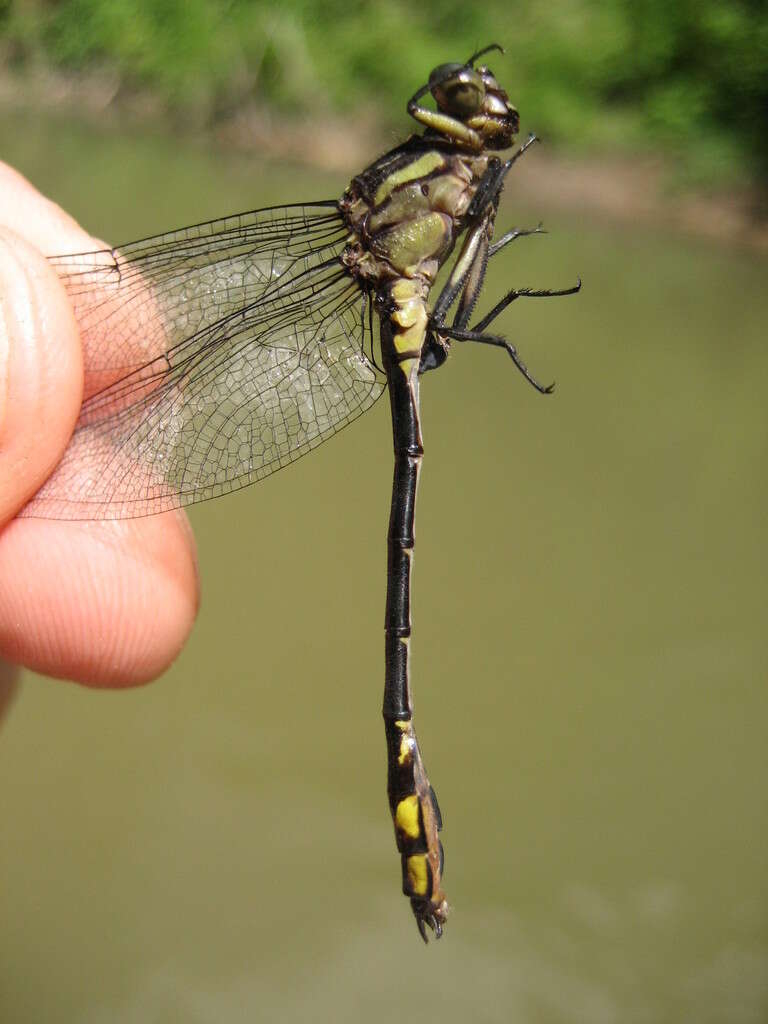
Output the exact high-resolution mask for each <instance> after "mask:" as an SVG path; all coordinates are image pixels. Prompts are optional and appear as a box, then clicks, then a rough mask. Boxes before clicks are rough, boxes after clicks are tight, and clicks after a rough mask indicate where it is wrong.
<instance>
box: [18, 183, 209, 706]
mask: <svg viewBox="0 0 768 1024" xmlns="http://www.w3.org/2000/svg"><path fill="white" fill-rule="evenodd" d="M103 247H104V245H103V243H102V242H99V241H98V240H96V239H93V238H91V237H90V236H89V235H88V234H86V233H85V232H84V231H83V230H82V229H81V228H80V227H79V226H78V225H77V224H76V223H75V222H74V221H73V220H72V219H71V218H70V217H69V216H68V215H67V214H66V213H64V212H63V211H62V210H61V209H60V208H59V207H58V206H56V205H55V204H53V203H51V202H50V201H49V200H47V199H45V198H44V197H43V196H41V195H40V193H38V192H37V191H35V189H33V188H32V186H31V185H30V184H29V183H28V182H27V181H26V180H25V179H24V178H22V177H21V176H20V175H19V174H18V173H17V172H16V171H14V170H13V169H12V168H10V167H8V166H7V165H5V164H2V163H0V658H4V659H6V661H8V662H11V663H13V664H20V665H26V666H27V667H29V668H31V669H34V670H35V671H37V672H42V673H45V674H46V675H52V676H57V677H59V678H63V679H71V680H74V681H76V682H80V683H85V684H86V685H89V686H101V687H120V686H133V685H137V684H139V683H145V682H148V681H149V680H151V679H154V678H155V677H156V676H158V675H159V674H160V673H161V672H163V671H164V669H166V668H167V667H168V665H170V663H171V662H172V661H173V659H174V658H175V657H176V655H177V654H178V653H179V651H180V650H181V647H182V646H183V644H184V641H185V640H186V638H187V636H188V635H189V632H190V630H191V628H192V624H193V622H194V618H195V614H196V612H197V607H198V601H199V594H198V578H197V565H196V558H195V546H194V540H193V537H192V533H191V529H190V527H189V523H188V521H187V518H186V516H185V515H184V513H183V512H180V511H179V512H167V513H164V514H162V515H157V516H151V517H148V518H145V519H133V520H122V521H113V522H58V521H55V520H47V519H14V516H15V514H16V513H17V512H18V511H19V509H21V508H22V507H23V505H24V504H25V503H26V502H27V501H28V500H29V498H31V497H32V495H33V494H34V493H35V491H36V490H37V489H38V487H39V486H40V485H41V484H42V483H43V481H44V480H45V479H46V478H47V477H48V476H49V475H50V473H51V471H52V470H53V468H54V467H55V465H56V463H57V462H58V460H59V459H60V458H61V455H62V453H63V451H64V449H65V448H66V445H67V442H68V440H69V437H70V434H71V432H72V428H73V426H74V424H75V421H76V419H77V414H78V411H79V409H80V404H81V400H82V389H83V367H82V355H81V350H80V341H79V334H78V329H77V323H76V321H75V318H74V313H73V310H72V307H71V304H70V302H69V300H68V298H67V295H66V292H65V290H64V288H63V287H62V285H61V283H60V282H59V279H58V277H57V276H56V273H55V271H54V270H53V269H52V268H51V266H50V265H49V264H48V262H47V261H46V259H45V258H44V255H43V254H46V255H55V254H63V253H70V252H84V251H89V250H94V249H99V248H103ZM7 679H8V673H7V672H5V673H3V672H0V705H1V704H2V690H3V689H6V690H8V689H9V685H8V683H7Z"/></svg>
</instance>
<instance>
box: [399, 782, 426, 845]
mask: <svg viewBox="0 0 768 1024" xmlns="http://www.w3.org/2000/svg"><path fill="white" fill-rule="evenodd" d="M395 828H397V830H398V831H399V832H402V833H403V835H406V836H408V838H409V839H418V838H419V836H420V835H421V826H420V825H419V798H418V796H416V794H415V793H414V794H413V796H407V797H405V799H403V800H401V801H400V803H399V804H398V805H397V809H396V811H395Z"/></svg>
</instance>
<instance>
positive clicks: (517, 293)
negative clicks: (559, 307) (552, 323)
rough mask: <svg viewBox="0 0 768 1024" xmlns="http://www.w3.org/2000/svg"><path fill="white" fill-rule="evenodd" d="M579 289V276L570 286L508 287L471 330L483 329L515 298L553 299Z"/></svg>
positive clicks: (574, 293)
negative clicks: (557, 287) (556, 287)
mask: <svg viewBox="0 0 768 1024" xmlns="http://www.w3.org/2000/svg"><path fill="white" fill-rule="evenodd" d="M580 291H581V278H578V279H577V280H576V284H574V285H571V287H570V288H559V289H552V288H538V289H537V288H510V290H509V291H508V292H507V294H506V295H505V296H504V297H503V298H502V299H500V300H499V302H497V303H496V305H495V306H494V307H493V309H492V310H491V311H490V313H488V314H487V316H484V317H483V319H482V320H480V321H479V323H476V324H475V325H474V326H473V328H472V330H473V331H481V332H482V331H484V330H485V328H486V327H488V326H489V325H490V324H491V323H493V321H494V320H495V319H496V317H497V316H498V315H499V314H500V313H502V312H503V311H504V310H505V309H506V308H507V306H509V305H511V304H512V303H513V302H514V301H515V300H516V299H553V298H557V297H558V296H560V295H576V294H577V293H578V292H580Z"/></svg>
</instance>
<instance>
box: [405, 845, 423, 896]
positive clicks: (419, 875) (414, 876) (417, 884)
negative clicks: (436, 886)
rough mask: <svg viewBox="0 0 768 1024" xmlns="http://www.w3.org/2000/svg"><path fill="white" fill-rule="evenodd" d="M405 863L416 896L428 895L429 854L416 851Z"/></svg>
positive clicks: (411, 888) (409, 881)
mask: <svg viewBox="0 0 768 1024" xmlns="http://www.w3.org/2000/svg"><path fill="white" fill-rule="evenodd" d="M405 863H406V872H407V874H408V884H409V886H410V891H411V892H412V893H413V894H414V895H415V896H426V895H427V888H428V885H427V880H428V874H427V855H426V854H425V853H415V854H414V855H413V856H412V857H409V858H408V859H407V860H406V862H405Z"/></svg>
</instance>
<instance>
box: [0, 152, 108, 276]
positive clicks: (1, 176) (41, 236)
mask: <svg viewBox="0 0 768 1024" xmlns="http://www.w3.org/2000/svg"><path fill="white" fill-rule="evenodd" d="M0 224H4V225H5V226H6V227H8V228H10V229H11V230H12V231H14V232H15V233H16V234H17V235H21V237H22V238H25V239H26V240H27V241H28V242H29V243H30V244H31V245H33V246H34V247H35V248H36V249H39V251H40V252H41V253H43V254H44V255H45V256H56V255H58V254H59V253H67V252H91V251H93V250H94V249H101V248H103V247H104V243H103V242H100V241H99V240H98V239H95V238H92V237H91V236H90V235H89V234H88V232H87V231H83V229H82V228H81V227H80V225H79V224H78V223H77V221H75V220H73V219H72V217H70V216H69V214H68V213H65V212H64V210H62V209H61V207H60V206H57V205H56V203H54V202H51V200H50V199H46V197H45V196H43V195H41V194H40V193H39V192H38V191H37V189H35V188H33V187H32V186H31V185H30V184H29V182H28V181H27V179H26V178H24V177H23V176H22V175H21V174H19V172H18V171H15V170H14V169H13V168H12V167H9V166H8V164H4V163H3V162H2V161H0Z"/></svg>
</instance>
